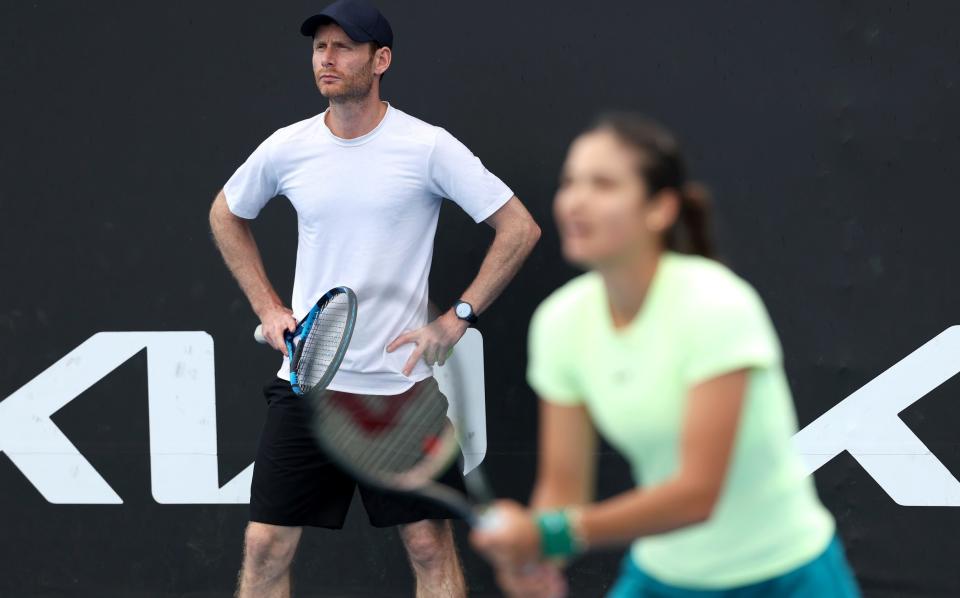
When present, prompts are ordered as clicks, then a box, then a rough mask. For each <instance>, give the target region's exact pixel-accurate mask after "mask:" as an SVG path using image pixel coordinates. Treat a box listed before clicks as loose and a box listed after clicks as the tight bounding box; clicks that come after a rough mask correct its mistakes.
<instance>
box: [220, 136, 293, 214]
mask: <svg viewBox="0 0 960 598" xmlns="http://www.w3.org/2000/svg"><path fill="white" fill-rule="evenodd" d="M273 143H274V137H273V136H270V137H268V138H267V140H266V141H264V142H263V143H261V144H260V146H259V147H257V149H255V150H254V151H253V153H252V154H250V157H249V158H247V161H246V162H244V163H243V164H241V165H240V168H238V169H237V171H236V172H234V173H233V176H231V177H230V179H229V180H228V181H227V184H226V185H224V186H223V194H224V195H225V196H226V198H227V206H228V207H229V208H230V211H231V212H233V213H234V214H236V215H237V216H239V217H241V218H247V219H252V218H256V217H257V215H258V214H259V213H260V210H262V209H263V206H265V205H267V202H268V201H270V200H271V199H273V198H274V197H276V196H277V195H279V194H280V181H279V179H278V178H277V175H276V170H275V169H274V164H273V163H272V161H271V152H272V145H273Z"/></svg>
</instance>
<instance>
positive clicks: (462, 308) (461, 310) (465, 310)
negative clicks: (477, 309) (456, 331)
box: [457, 303, 473, 318]
mask: <svg viewBox="0 0 960 598" xmlns="http://www.w3.org/2000/svg"><path fill="white" fill-rule="evenodd" d="M471 311H473V310H472V309H470V306H469V305H467V304H466V303H458V304H457V317H458V318H466V317H468V316H469V315H470V312H471Z"/></svg>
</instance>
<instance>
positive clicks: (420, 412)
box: [317, 391, 456, 484]
mask: <svg viewBox="0 0 960 598" xmlns="http://www.w3.org/2000/svg"><path fill="white" fill-rule="evenodd" d="M355 398H356V400H359V401H361V402H362V403H363V405H364V407H366V408H368V409H369V410H370V412H373V413H378V412H379V413H383V412H384V411H385V409H389V406H388V404H387V402H388V401H398V400H403V401H405V404H404V405H403V406H402V407H400V408H399V409H398V410H397V413H396V414H395V418H394V420H393V421H389V422H387V423H386V425H385V426H382V427H380V428H378V429H375V430H372V429H370V426H369V425H367V426H365V425H364V422H363V421H360V420H358V418H357V417H356V415H355V414H351V413H348V412H347V411H346V410H344V409H342V408H341V407H339V406H338V405H337V402H336V401H332V400H329V397H327V398H326V399H321V401H322V403H321V404H320V405H319V406H318V410H317V418H318V421H317V423H318V427H319V428H320V429H321V430H322V432H321V433H322V434H323V435H324V438H325V441H326V443H327V444H328V445H329V446H332V447H334V448H335V450H336V451H337V452H338V453H339V454H340V456H341V458H343V459H346V460H348V461H349V464H350V465H351V466H352V467H353V468H355V469H358V470H360V471H363V472H366V473H367V474H368V475H372V476H375V477H377V478H379V479H382V480H383V479H387V480H394V479H396V478H398V477H403V478H405V479H406V481H407V483H412V484H416V483H418V482H426V481H427V480H429V479H430V478H431V477H433V476H434V475H436V474H437V473H438V472H439V471H441V470H442V469H444V468H446V467H447V466H449V464H450V462H451V461H452V458H453V456H455V454H456V440H455V437H454V435H453V434H452V431H451V429H450V426H451V424H450V422H449V420H447V418H446V401H444V400H442V395H441V394H439V393H437V392H430V391H426V392H423V393H416V394H414V395H413V396H410V397H385V396H371V395H365V396H360V395H355Z"/></svg>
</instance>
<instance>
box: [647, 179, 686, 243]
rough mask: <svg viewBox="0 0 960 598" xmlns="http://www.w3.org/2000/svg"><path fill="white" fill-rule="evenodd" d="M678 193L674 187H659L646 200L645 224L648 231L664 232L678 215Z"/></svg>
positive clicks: (679, 200)
mask: <svg viewBox="0 0 960 598" xmlns="http://www.w3.org/2000/svg"><path fill="white" fill-rule="evenodd" d="M681 201H682V200H681V199H680V193H679V192H678V191H677V190H676V189H661V190H660V191H657V192H656V193H655V194H654V195H653V197H651V198H650V199H649V200H648V201H647V215H646V225H647V229H649V230H650V232H654V233H665V232H667V231H668V230H670V227H672V226H673V224H674V223H675V222H676V221H677V217H678V216H679V215H680V202H681Z"/></svg>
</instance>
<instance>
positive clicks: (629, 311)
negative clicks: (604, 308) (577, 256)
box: [600, 250, 663, 329]
mask: <svg viewBox="0 0 960 598" xmlns="http://www.w3.org/2000/svg"><path fill="white" fill-rule="evenodd" d="M662 255H663V251H660V250H658V251H653V252H643V253H642V254H640V255H638V256H637V257H635V258H633V259H630V260H627V261H624V262H621V263H619V264H616V265H613V266H610V267H606V268H603V269H602V270H600V275H601V276H602V277H603V283H604V286H606V289H607V301H608V302H609V304H610V305H609V306H610V315H611V317H612V319H613V326H614V328H618V329H619V328H624V327H626V326H627V325H628V324H630V322H632V321H633V319H634V318H635V317H636V316H637V313H639V312H640V308H641V307H642V306H643V302H644V301H645V300H646V298H647V293H648V291H649V290H650V284H651V283H652V282H653V276H654V274H656V272H657V266H658V264H659V263H660V257H661V256H662Z"/></svg>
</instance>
